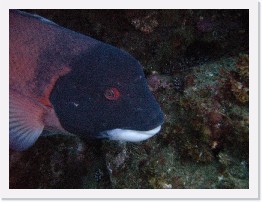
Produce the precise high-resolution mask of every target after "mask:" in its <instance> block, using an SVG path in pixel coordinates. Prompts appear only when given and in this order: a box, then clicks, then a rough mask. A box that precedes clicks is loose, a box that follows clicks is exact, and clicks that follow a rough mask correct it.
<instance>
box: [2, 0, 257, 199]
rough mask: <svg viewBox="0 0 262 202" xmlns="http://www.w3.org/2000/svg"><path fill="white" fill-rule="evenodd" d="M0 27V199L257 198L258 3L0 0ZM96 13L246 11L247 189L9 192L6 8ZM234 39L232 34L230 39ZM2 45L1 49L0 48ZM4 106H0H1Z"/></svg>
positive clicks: (226, 0) (232, 0)
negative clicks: (247, 76)
mask: <svg viewBox="0 0 262 202" xmlns="http://www.w3.org/2000/svg"><path fill="white" fill-rule="evenodd" d="M0 3H1V4H0V13H1V17H0V23H1V24H0V27H1V35H0V36H1V37H0V44H1V47H0V48H1V54H0V57H1V58H0V61H1V66H2V67H1V68H0V71H1V73H0V76H1V81H2V82H1V84H4V85H1V90H2V91H1V92H2V94H3V95H4V98H2V99H1V105H2V109H3V112H2V113H1V116H0V117H1V122H0V123H1V135H0V138H1V139H0V144H1V146H0V148H1V152H0V155H1V164H0V165H1V167H0V169H1V176H0V177H1V178H0V186H1V187H0V190H1V197H2V198H13V199H14V198H27V199H29V198H30V199H32V198H34V199H36V198H49V199H57V198H59V199H61V198H67V199H70V198H71V199H76V198H89V199H105V198H106V199H109V198H110V199H124V198H130V199H174V198H176V199H193V198H194V199H195V198H198V199H210V198H216V199H259V198H260V192H259V189H260V183H259V179H260V175H259V173H258V171H259V170H258V168H259V158H258V145H259V137H258V109H259V108H258V107H259V106H258V82H259V80H258V73H259V72H258V31H259V30H258V2H257V1H255V0H245V1H243V0H230V1H229V0H217V1H214V0H183V1H179V2H173V3H171V1H170V0H161V1H156V0H150V2H149V1H144V2H142V1H141V0H139V1H138V0H130V1H117V0H105V1H101V0H95V1H90V2H89V1H84V0H83V1H82V0H74V1H71V0H63V1H62V0H61V1H60V0H57V1H54V0H42V1H34V0H0ZM14 8H16V9H35V8H39V9H40V8H41V9H66V8H70V9H79V8H81V9H83V8H86V9H101V8H103V9H104V8H108V9H112V8H124V9H130V8H140V9H148V8H149V9H171V8H173V9H249V13H250V18H249V22H250V30H249V33H250V37H249V42H250V43H249V47H250V48H249V50H250V54H249V58H250V59H249V62H250V70H249V71H250V72H249V75H250V85H249V89H250V91H249V97H250V102H249V103H250V107H249V117H250V119H249V123H250V128H249V130H250V132H249V134H250V136H249V138H250V143H249V145H250V152H249V165H250V166H249V189H229V190H223V189H208V190H207V189H190V190H188V189H172V190H165V189H154V190H150V189H139V190H133V189H121V190H116V189H113V190H112V189H103V190H99V189H55V190H54V189H53V190H52V189H42V190H40V189H9V156H8V153H9V150H8V149H9V146H8V145H9V144H8V135H7V134H8V133H9V131H8V127H9V119H8V117H9V116H8V109H9V107H8V106H9V104H8V86H9V81H8V80H9V72H8V69H9V68H8V66H9V54H8V53H9V47H8V41H9V27H8V26H9V25H8V19H9V17H8V16H9V9H14ZM236 37H237V36H236ZM2 44H3V45H2ZM3 104H4V106H3Z"/></svg>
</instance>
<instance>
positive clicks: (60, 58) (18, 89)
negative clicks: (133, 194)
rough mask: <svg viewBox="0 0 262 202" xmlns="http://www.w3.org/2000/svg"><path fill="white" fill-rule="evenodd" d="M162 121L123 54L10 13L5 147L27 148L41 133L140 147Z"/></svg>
mask: <svg viewBox="0 0 262 202" xmlns="http://www.w3.org/2000/svg"><path fill="white" fill-rule="evenodd" d="M163 122H164V114H163V112H162V110H161V108H160V105H159V104H158V102H157V101H156V99H155V97H154V96H153V95H152V93H151V92H150V90H149V88H148V85H147V81H146V78H145V75H144V72H143V68H142V66H141V64H140V63H139V62H138V60H137V59H135V58H134V57H133V56H131V55H130V54H129V53H127V52H126V51H125V50H122V49H120V48H117V47H114V46H112V45H109V44H106V43H104V42H102V41H99V40H96V39H94V38H91V37H89V36H86V35H83V34H81V33H77V32H75V31H72V30H69V29H67V28H64V27H62V26H59V25H58V24H56V23H55V22H52V21H50V20H47V19H45V18H43V17H41V16H38V15H34V14H29V13H27V12H24V11H20V10H12V9H11V10H9V148H10V149H11V150H15V151H24V150H27V149H28V148H30V147H32V146H33V145H34V144H35V142H36V141H37V140H38V138H39V137H40V136H44V135H45V134H46V133H45V132H44V131H48V133H50V134H58V133H59V134H69V135H70V134H73V135H79V136H83V137H87V138H98V139H101V138H106V139H109V140H115V141H124V142H140V141H144V140H147V139H148V138H150V137H152V136H154V135H155V134H157V133H158V132H159V131H160V129H161V126H162V124H163Z"/></svg>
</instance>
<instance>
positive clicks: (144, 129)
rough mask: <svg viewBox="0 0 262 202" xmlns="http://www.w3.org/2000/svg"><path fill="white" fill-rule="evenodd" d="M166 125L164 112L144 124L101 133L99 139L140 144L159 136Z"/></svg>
mask: <svg viewBox="0 0 262 202" xmlns="http://www.w3.org/2000/svg"><path fill="white" fill-rule="evenodd" d="M163 123H164V114H163V113H162V111H160V112H159V113H157V114H155V115H154V116H151V119H150V120H149V121H147V122H145V123H144V124H141V125H139V124H137V125H139V126H137V125H136V124H134V126H133V127H124V128H114V129H109V130H105V131H102V132H100V133H99V134H98V135H97V136H96V137H97V138H107V139H109V140H116V141H124V142H140V141H144V140H147V139H149V138H151V137H152V136H154V135H155V134H157V133H158V132H159V131H160V129H161V125H162V124H163Z"/></svg>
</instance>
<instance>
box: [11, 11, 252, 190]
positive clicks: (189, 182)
mask: <svg viewBox="0 0 262 202" xmlns="http://www.w3.org/2000/svg"><path fill="white" fill-rule="evenodd" d="M27 11H28V12H32V13H37V14H39V15H42V16H45V17H47V18H49V19H51V20H53V21H55V22H57V23H58V24H61V25H63V26H66V27H68V28H70V29H73V30H75V31H78V32H81V33H84V34H86V35H90V36H92V37H94V38H97V39H99V40H101V41H104V42H107V43H110V44H112V45H115V46H117V47H120V48H122V49H125V50H127V51H128V52H130V53H131V54H133V55H134V56H135V57H136V58H137V59H138V60H139V61H140V62H141V64H142V65H143V67H144V72H145V74H146V77H147V80H148V85H149V88H150V90H151V91H152V93H153V94H154V95H155V97H156V99H157V100H158V102H159V103H160V105H161V108H162V110H163V112H164V114H165V123H164V125H163V127H162V129H161V132H160V133H159V134H158V135H156V136H155V137H152V138H151V139H149V140H147V141H145V142H141V143H118V142H112V141H108V140H92V141H91V140H86V139H82V138H79V137H74V136H63V135H55V136H50V137H41V138H40V139H39V140H38V141H37V143H36V145H34V146H33V147H32V148H30V149H29V150H28V151H25V152H20V153H19V152H14V151H10V188H45V189H49V188H75V189H77V188H78V189H79V188H82V189H85V188H87V189H88V188H98V189H99V188H104V189H105V188H115V189H119V188H132V189H138V188H143V189H184V188H185V189H191V188H194V189H202V188H203V189H204V188H205V189H210V188H212V189H239V188H245V189H248V187H249V111H248V110H249V52H248V49H249V46H248V32H249V30H248V10H117V11H113V10H78V11H74V10H27ZM251 135H252V134H251Z"/></svg>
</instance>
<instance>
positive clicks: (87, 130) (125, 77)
mask: <svg viewBox="0 0 262 202" xmlns="http://www.w3.org/2000/svg"><path fill="white" fill-rule="evenodd" d="M69 68H70V69H72V70H71V72H69V73H68V74H66V75H65V76H62V77H61V78H59V79H58V81H57V83H56V85H55V87H54V89H53V91H52V93H51V96H50V100H51V102H52V104H53V106H54V109H55V112H56V113H57V116H58V118H59V120H60V122H61V125H62V126H63V127H64V128H65V129H66V130H67V131H69V132H71V133H74V134H83V135H88V134H89V135H95V134H98V133H100V132H102V131H106V130H112V129H116V128H120V129H129V130H139V131H148V130H151V129H154V128H156V127H157V126H160V125H161V124H162V123H163V113H162V112H161V109H160V107H159V105H158V103H157V102H156V100H155V98H154V96H153V95H152V94H151V92H150V91H149V89H148V86H147V82H146V79H145V76H144V73H143V71H142V68H141V65H140V64H139V62H138V61H137V60H136V59H135V58H133V57H132V56H131V55H129V54H128V53H126V52H124V51H122V50H120V49H118V48H115V47H112V46H110V45H106V44H101V45H99V46H96V47H94V48H92V49H90V50H87V51H86V52H83V53H82V54H81V55H79V56H77V57H76V58H74V59H73V60H72V62H71V63H70V65H69Z"/></svg>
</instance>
